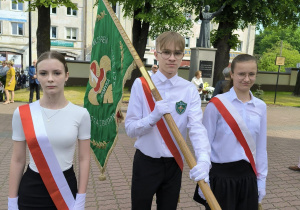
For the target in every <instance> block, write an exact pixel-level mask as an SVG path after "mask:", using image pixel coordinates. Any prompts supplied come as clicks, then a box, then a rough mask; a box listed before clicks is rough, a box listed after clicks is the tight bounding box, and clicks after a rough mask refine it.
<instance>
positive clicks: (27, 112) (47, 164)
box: [19, 101, 75, 210]
mask: <svg viewBox="0 0 300 210" xmlns="http://www.w3.org/2000/svg"><path fill="white" fill-rule="evenodd" d="M19 112H20V117H21V121H22V126H23V130H24V134H25V138H26V142H27V145H28V148H29V150H30V153H31V155H32V157H33V160H34V162H35V164H36V166H37V168H38V171H39V173H40V175H41V177H42V180H43V182H44V184H45V186H46V188H47V190H48V192H49V194H50V196H51V198H52V200H53V202H54V204H55V206H56V208H57V209H59V210H60V209H61V210H63V209H64V210H65V209H72V208H73V206H74V203H75V199H74V197H73V194H72V192H71V189H70V187H69V185H68V183H67V180H66V178H65V176H64V174H63V172H62V170H61V168H60V166H59V163H58V161H57V159H56V156H55V154H54V152H53V149H52V146H51V144H50V142H49V139H48V137H47V133H46V130H45V125H44V121H43V117H42V113H41V107H40V103H39V101H36V102H34V103H31V104H26V105H22V106H20V107H19Z"/></svg>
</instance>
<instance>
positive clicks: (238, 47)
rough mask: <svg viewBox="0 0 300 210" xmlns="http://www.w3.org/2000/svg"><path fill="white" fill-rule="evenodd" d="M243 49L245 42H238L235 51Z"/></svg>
mask: <svg viewBox="0 0 300 210" xmlns="http://www.w3.org/2000/svg"><path fill="white" fill-rule="evenodd" d="M242 49H243V42H240V43H238V45H237V47H236V49H235V51H238V52H242Z"/></svg>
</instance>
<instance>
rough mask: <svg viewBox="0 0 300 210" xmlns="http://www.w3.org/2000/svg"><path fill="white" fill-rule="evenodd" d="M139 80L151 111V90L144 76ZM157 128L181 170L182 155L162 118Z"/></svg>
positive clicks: (153, 104)
mask: <svg viewBox="0 0 300 210" xmlns="http://www.w3.org/2000/svg"><path fill="white" fill-rule="evenodd" d="M140 80H141V81H142V85H143V90H144V93H145V96H146V98H147V102H148V105H149V107H150V110H151V111H153V110H154V107H155V103H154V101H153V98H152V94H151V90H150V87H149V85H148V83H147V81H146V80H145V78H144V77H140ZM156 125H157V128H158V131H159V133H160V135H161V137H162V138H163V140H164V141H165V143H166V145H167V147H168V149H169V150H170V152H171V154H172V155H173V156H174V158H175V160H176V162H177V164H178V166H179V167H180V169H181V171H182V170H183V159H182V156H181V154H180V152H179V150H178V148H177V146H176V145H175V143H174V141H173V139H172V137H171V135H170V133H169V131H168V129H167V126H166V124H165V122H164V120H163V119H160V120H159V121H158V122H157V123H156Z"/></svg>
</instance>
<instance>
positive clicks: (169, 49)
mask: <svg viewBox="0 0 300 210" xmlns="http://www.w3.org/2000/svg"><path fill="white" fill-rule="evenodd" d="M166 53H169V54H171V55H170V57H169V58H167V59H165V58H166V56H164V54H166ZM180 53H182V54H180ZM154 55H155V58H156V60H158V62H159V71H160V72H161V73H162V74H163V75H165V76H166V77H167V78H168V79H170V78H172V77H173V76H175V75H176V74H177V72H178V68H179V66H180V64H181V61H182V57H183V52H182V50H180V48H179V47H175V44H174V43H172V42H171V43H170V44H169V45H167V46H166V47H164V48H163V49H156V52H154ZM181 55H182V56H181ZM178 58H180V59H178Z"/></svg>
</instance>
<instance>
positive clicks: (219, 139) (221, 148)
mask: <svg viewBox="0 0 300 210" xmlns="http://www.w3.org/2000/svg"><path fill="white" fill-rule="evenodd" d="M223 94H224V96H226V98H227V100H229V101H230V102H231V103H232V105H233V106H234V107H235V108H236V110H237V111H238V113H239V114H240V116H241V117H242V118H243V120H244V121H245V124H246V126H247V127H248V129H249V131H250V133H251V135H252V137H253V139H254V141H255V143H256V170H257V173H258V177H257V178H258V186H259V187H262V188H265V185H266V177H267V173H268V157H267V106H266V104H265V103H264V102H263V101H261V100H260V99H258V98H256V97H254V96H253V95H252V93H251V92H250V95H251V100H250V101H248V102H246V103H243V102H242V101H240V100H239V99H238V98H237V95H236V93H235V91H234V89H233V88H231V89H230V91H229V92H226V93H223ZM203 125H204V126H205V127H206V129H207V133H208V138H209V141H210V144H211V161H212V162H214V163H229V162H234V161H239V160H246V161H248V162H250V161H249V160H248V158H247V156H246V154H245V151H244V149H243V147H242V146H241V144H240V143H239V141H238V140H237V139H236V137H235V135H234V134H233V132H232V131H231V128H230V127H229V126H228V124H227V123H226V121H225V120H224V118H223V117H222V115H221V114H220V113H219V111H218V110H217V108H216V107H215V105H214V104H213V103H208V105H207V107H206V108H205V111H204V116H203Z"/></svg>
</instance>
